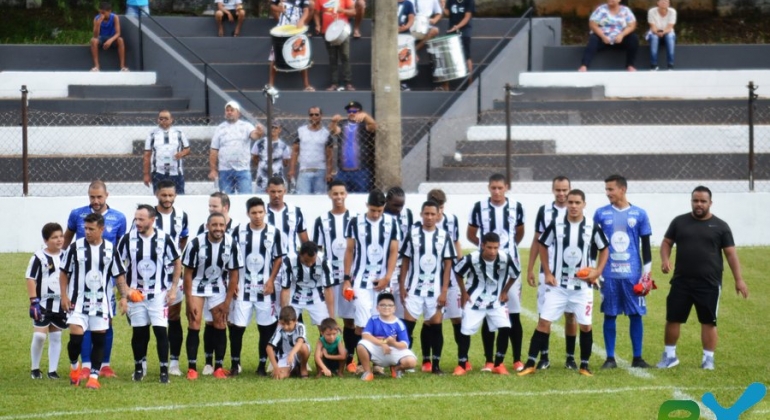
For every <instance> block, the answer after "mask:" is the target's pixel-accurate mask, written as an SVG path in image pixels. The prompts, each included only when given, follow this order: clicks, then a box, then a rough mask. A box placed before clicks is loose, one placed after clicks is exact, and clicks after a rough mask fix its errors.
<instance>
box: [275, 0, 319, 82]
mask: <svg viewBox="0 0 770 420" xmlns="http://www.w3.org/2000/svg"><path fill="white" fill-rule="evenodd" d="M270 11H271V12H272V13H273V15H274V16H275V18H276V19H277V20H278V25H276V26H286V25H294V26H296V27H297V29H302V28H304V27H305V26H306V25H307V24H308V22H310V20H309V18H310V7H309V6H308V0H285V1H284V0H270ZM276 54H283V52H282V51H274V50H273V49H271V50H270V57H268V59H267V60H268V61H270V75H269V77H268V82H267V84H269V85H270V86H275V84H274V82H275V73H276V70H275V55H276ZM300 73H302V81H303V83H304V84H305V92H315V88H313V86H311V85H310V79H309V78H308V69H307V68H306V69H305V70H302V71H301V72H300Z"/></svg>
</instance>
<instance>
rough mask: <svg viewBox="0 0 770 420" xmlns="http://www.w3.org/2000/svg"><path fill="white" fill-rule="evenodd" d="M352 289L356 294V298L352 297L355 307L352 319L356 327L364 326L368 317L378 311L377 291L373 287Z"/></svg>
mask: <svg viewBox="0 0 770 420" xmlns="http://www.w3.org/2000/svg"><path fill="white" fill-rule="evenodd" d="M353 291H354V292H355V294H356V298H355V299H353V304H354V305H355V307H356V313H355V316H354V318H353V319H354V321H355V323H356V327H360V328H364V327H365V326H366V323H367V322H369V318H371V317H372V316H373V315H377V313H378V312H377V295H378V292H377V291H375V290H374V289H359V288H354V289H353ZM396 300H398V299H396Z"/></svg>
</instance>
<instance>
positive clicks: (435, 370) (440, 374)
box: [430, 367, 444, 376]
mask: <svg viewBox="0 0 770 420" xmlns="http://www.w3.org/2000/svg"><path fill="white" fill-rule="evenodd" d="M430 373H432V374H434V375H438V376H442V375H444V371H443V370H441V368H437V367H434V368H433V369H432V370H431V371H430Z"/></svg>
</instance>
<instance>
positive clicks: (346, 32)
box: [324, 20, 350, 46]
mask: <svg viewBox="0 0 770 420" xmlns="http://www.w3.org/2000/svg"><path fill="white" fill-rule="evenodd" d="M349 36H350V24H349V23H348V22H345V21H344V20H335V21H334V22H332V24H331V25H329V27H328V28H326V34H325V35H324V39H326V42H328V43H329V44H331V45H335V46H336V45H342V44H343V43H344V42H345V41H347V39H348V37H349Z"/></svg>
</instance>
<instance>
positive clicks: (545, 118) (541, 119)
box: [479, 109, 580, 126]
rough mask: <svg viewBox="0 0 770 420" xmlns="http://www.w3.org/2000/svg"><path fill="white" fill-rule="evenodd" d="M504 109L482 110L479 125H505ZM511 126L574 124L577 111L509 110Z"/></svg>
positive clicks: (578, 118)
mask: <svg viewBox="0 0 770 420" xmlns="http://www.w3.org/2000/svg"><path fill="white" fill-rule="evenodd" d="M505 117H506V115H505V111H504V110H499V109H493V110H490V111H483V112H482V113H481V120H480V121H479V125H500V124H502V125H505V121H506V120H505ZM510 118H511V126H517V125H576V124H578V123H579V121H580V112H578V111H548V110H545V111H540V110H537V109H533V110H519V109H516V110H515V111H514V110H511V117H510Z"/></svg>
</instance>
